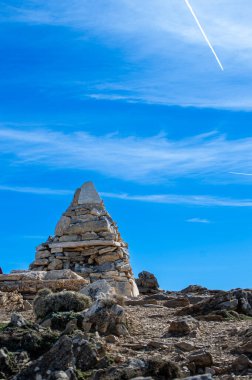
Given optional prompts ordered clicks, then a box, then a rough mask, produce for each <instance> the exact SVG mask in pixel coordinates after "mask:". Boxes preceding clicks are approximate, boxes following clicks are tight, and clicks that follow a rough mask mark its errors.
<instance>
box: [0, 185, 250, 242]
mask: <svg viewBox="0 0 252 380" xmlns="http://www.w3.org/2000/svg"><path fill="white" fill-rule="evenodd" d="M0 191H11V192H18V193H27V194H36V195H39V196H43V195H55V196H66V195H73V192H74V191H73V190H63V189H50V188H40V187H38V188H36V187H33V188H30V187H17V186H0ZM100 195H101V196H102V197H104V198H112V199H121V200H125V201H135V202H147V203H161V204H171V205H173V204H174V205H175V204H176V205H188V206H190V205H192V206H205V207H252V199H233V198H219V197H212V196H207V195H181V194H150V195H148V194H147V195H146V194H144V195H134V194H127V193H108V192H100ZM187 221H188V222H191V223H209V222H210V221H208V220H207V219H200V218H192V219H189V220H187ZM26 238H28V237H27V236H26ZM32 238H33V236H32ZM34 238H35V237H34Z"/></svg>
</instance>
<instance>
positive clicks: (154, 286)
mask: <svg viewBox="0 0 252 380" xmlns="http://www.w3.org/2000/svg"><path fill="white" fill-rule="evenodd" d="M136 284H137V287H138V289H139V292H140V293H143V294H148V293H156V292H157V291H158V290H159V284H158V281H157V279H156V277H155V276H154V274H152V273H150V272H147V271H143V272H141V273H139V275H138V278H137V279H136Z"/></svg>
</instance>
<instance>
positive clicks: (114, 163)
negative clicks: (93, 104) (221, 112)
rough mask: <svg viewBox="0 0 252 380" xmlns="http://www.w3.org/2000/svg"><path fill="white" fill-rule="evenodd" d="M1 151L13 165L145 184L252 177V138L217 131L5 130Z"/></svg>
mask: <svg viewBox="0 0 252 380" xmlns="http://www.w3.org/2000/svg"><path fill="white" fill-rule="evenodd" d="M0 152H1V153H0V154H1V155H2V156H5V155H6V157H8V159H9V160H11V161H10V162H11V164H12V165H21V164H22V165H28V166H30V165H42V166H47V167H50V168H55V169H62V168H63V169H79V170H85V171H94V172H97V173H101V174H104V175H106V176H108V177H113V178H118V179H123V180H127V181H134V182H145V183H148V182H153V181H155V182H157V181H162V180H166V181H167V180H173V179H176V178H183V179H184V178H197V179H199V180H200V179H202V180H204V181H205V180H206V179H207V178H208V179H209V180H215V181H218V180H222V181H223V180H225V181H226V182H234V181H236V182H237V181H245V180H246V181H248V180H249V177H248V176H234V175H232V174H230V172H237V173H246V172H248V173H249V172H252V138H251V137H248V138H241V139H236V140H229V139H228V138H227V137H226V136H225V135H219V134H218V133H216V132H213V133H210V134H203V135H197V136H193V137H190V138H182V139H180V140H171V139H169V138H167V136H165V135H163V134H159V135H156V136H153V137H145V138H144V137H137V136H129V137H121V136H120V135H117V134H116V135H113V134H109V135H103V136H96V135H91V134H89V133H86V132H73V133H63V132H53V131H51V130H45V129H32V130H21V129H19V130H16V129H11V128H4V127H2V128H0ZM10 157H11V158H10ZM20 191H22V189H20ZM41 191H43V189H42V190H41ZM30 192H32V188H30Z"/></svg>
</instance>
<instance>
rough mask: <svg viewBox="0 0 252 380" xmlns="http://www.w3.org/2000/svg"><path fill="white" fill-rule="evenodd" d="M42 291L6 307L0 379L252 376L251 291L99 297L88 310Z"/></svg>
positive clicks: (1, 316) (0, 333)
mask: <svg viewBox="0 0 252 380" xmlns="http://www.w3.org/2000/svg"><path fill="white" fill-rule="evenodd" d="M43 297H44V298H43ZM43 297H42V296H41V297H40V299H39V300H38V301H37V306H36V307H35V309H34V310H33V309H32V308H31V309H30V310H28V309H29V307H28V305H26V306H25V308H26V310H21V311H20V309H22V307H21V308H20V304H19V303H17V302H16V306H15V305H12V307H11V303H10V302H9V303H8V307H7V306H6V305H5V306H4V305H2V306H1V309H0V373H1V375H0V379H15V380H22V379H31V380H32V379H34V380H43V379H49V380H50V379H51V380H53V379H55V380H56V379H57V380H64V379H66V380H67V379H69V380H79V379H90V380H91V379H92V380H93V379H94V380H97V379H112V380H113V379H118V380H120V379H122V380H123V379H125V380H126V379H134V378H139V377H140V378H146V379H175V378H181V379H182V378H186V377H189V376H194V377H193V378H195V379H200V380H208V379H211V378H213V379H223V380H224V379H225V380H229V379H230V380H231V379H244V380H245V379H252V313H251V310H252V309H251V305H252V303H250V302H251V297H252V291H251V290H243V291H241V290H238V291H237V290H236V291H231V292H218V291H216V292H214V291H208V290H206V289H204V288H200V287H190V288H188V289H187V290H185V291H183V292H160V291H159V292H153V293H152V294H145V295H143V294H142V295H140V296H139V297H138V298H137V299H125V300H123V299H122V298H120V299H118V298H116V297H114V298H113V297H111V295H107V296H106V297H105V298H104V296H103V298H99V296H98V297H97V295H96V296H95V297H94V299H93V300H91V304H92V306H91V308H90V307H89V306H88V308H86V309H85V310H84V311H80V310H79V309H78V308H79V304H78V302H80V300H77V301H76V300H75V304H74V307H73V308H74V310H72V309H71V308H70V309H71V310H70V311H67V307H66V309H65V310H61V309H60V308H61V306H59V305H60V302H63V303H64V304H66V303H67V302H70V301H69V300H67V301H65V298H64V297H65V296H64V295H63V296H62V297H63V298H62V299H61V300H60V301H59V299H58V298H57V299H56V298H55V297H54V295H53V296H52V295H51V294H49V295H48V294H47V295H46V294H44V295H43ZM46 297H47V298H46ZM48 297H49V298H48ZM50 297H51V298H50ZM53 297H54V298H53ZM83 297H85V296H83ZM52 299H54V300H53V305H54V306H55V305H56V306H55V307H58V309H57V310H53V309H52V310H51V311H50V312H49V311H45V312H44V309H43V308H44V305H45V304H46V302H49V301H50V300H52ZM50 302H52V301H50ZM71 302H72V301H71ZM76 302H77V303H76ZM85 302H86V301H85ZM54 306H53V307H54ZM15 308H16V309H17V310H19V314H18V315H16V314H13V312H14V310H15ZM38 310H39V313H40V318H38ZM48 310H49V309H48ZM41 313H42V314H41ZM43 313H44V314H43ZM42 316H43V317H42ZM22 317H24V319H23V318H22ZM10 321H11V323H10ZM1 376H2V377H1Z"/></svg>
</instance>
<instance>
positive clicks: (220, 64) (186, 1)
mask: <svg viewBox="0 0 252 380" xmlns="http://www.w3.org/2000/svg"><path fill="white" fill-rule="evenodd" d="M185 3H186V5H187V7H188V9H189V11H190V12H191V14H192V16H193V18H194V20H195V21H196V24H197V25H198V27H199V30H200V31H201V33H202V35H203V37H204V39H205V40H206V42H207V44H208V46H209V47H210V49H211V51H212V53H213V55H214V57H215V59H216V61H217V63H218V65H219V66H220V68H221V70H222V71H224V68H223V66H222V63H221V61H220V60H219V57H218V55H217V54H216V52H215V50H214V48H213V46H212V44H211V42H210V41H209V39H208V37H207V35H206V33H205V32H204V29H203V28H202V26H201V24H200V22H199V20H198V17H197V16H196V14H195V13H194V10H193V8H192V6H191V4H190V3H189V0H185Z"/></svg>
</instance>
